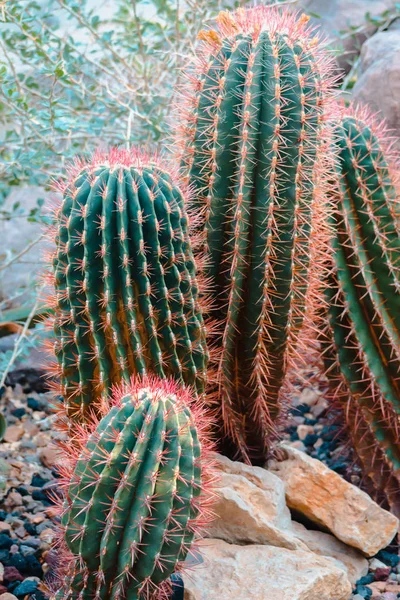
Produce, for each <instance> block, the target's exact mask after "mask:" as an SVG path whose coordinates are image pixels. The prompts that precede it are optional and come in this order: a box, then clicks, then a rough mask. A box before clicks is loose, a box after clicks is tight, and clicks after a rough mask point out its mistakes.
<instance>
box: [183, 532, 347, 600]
mask: <svg viewBox="0 0 400 600" xmlns="http://www.w3.org/2000/svg"><path fill="white" fill-rule="evenodd" d="M200 548H201V552H202V560H203V563H202V564H199V565H197V566H194V565H192V564H190V563H189V566H190V571H189V572H187V573H185V572H183V573H182V577H183V581H184V586H185V595H184V598H185V600H210V599H211V598H218V600H348V599H349V596H350V594H351V585H350V583H349V581H348V579H347V577H346V575H345V573H344V571H343V570H342V569H340V568H338V567H336V566H335V565H333V564H332V562H330V561H329V560H327V559H325V558H323V557H320V556H316V555H313V554H311V553H309V552H304V551H301V550H296V551H292V550H288V549H286V548H276V547H272V546H260V545H257V544H251V545H249V546H238V545H234V544H228V543H227V542H224V541H223V540H215V539H210V540H204V541H203V542H202V543H201V545H200Z"/></svg>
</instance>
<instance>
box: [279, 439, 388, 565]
mask: <svg viewBox="0 0 400 600" xmlns="http://www.w3.org/2000/svg"><path fill="white" fill-rule="evenodd" d="M282 450H283V451H284V453H285V454H286V457H287V458H286V459H285V460H282V461H279V462H278V461H271V464H270V465H269V468H270V470H271V471H272V472H273V473H275V474H276V475H277V476H278V477H280V478H281V479H282V481H283V482H284V483H285V486H286V501H287V504H288V506H289V508H291V509H294V510H296V511H299V512H300V513H301V514H303V515H304V516H306V517H307V518H308V519H310V520H311V521H313V522H314V523H316V524H317V525H319V526H320V527H322V528H324V529H327V530H329V531H330V532H332V533H333V534H334V535H335V536H336V537H337V538H338V539H339V540H341V541H342V542H344V543H346V544H348V545H349V546H353V547H354V548H357V549H359V550H361V552H363V553H364V554H365V555H367V556H373V555H374V554H376V553H377V552H378V551H379V550H381V549H382V548H385V547H386V546H387V545H388V544H389V543H390V542H391V541H392V539H393V538H394V536H395V535H396V533H397V531H398V527H399V521H398V519H397V518H396V517H395V516H394V515H392V514H391V513H389V512H388V511H386V510H383V509H382V508H380V507H379V506H378V505H377V504H376V503H375V502H374V501H373V500H371V498H370V497H369V496H368V495H367V494H365V493H364V492H362V491H361V490H360V489H358V488H356V487H355V486H353V485H351V484H350V483H348V482H347V481H345V480H344V479H342V477H340V475H338V474H337V473H334V472H333V471H331V470H330V469H328V467H326V466H325V465H324V464H323V463H322V462H320V461H319V460H315V459H314V458H311V457H310V456H308V455H307V454H305V453H304V452H300V451H298V450H295V449H294V448H292V447H291V446H288V445H286V444H285V445H282Z"/></svg>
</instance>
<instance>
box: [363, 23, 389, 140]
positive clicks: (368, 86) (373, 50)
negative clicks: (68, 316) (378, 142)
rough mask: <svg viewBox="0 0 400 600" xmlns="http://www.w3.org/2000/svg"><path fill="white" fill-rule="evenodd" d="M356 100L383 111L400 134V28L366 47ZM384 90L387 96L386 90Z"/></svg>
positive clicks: (378, 36) (382, 33)
mask: <svg viewBox="0 0 400 600" xmlns="http://www.w3.org/2000/svg"><path fill="white" fill-rule="evenodd" d="M360 59H361V62H360V67H359V71H358V79H357V82H356V84H355V86H354V89H353V98H354V100H355V102H356V104H358V103H364V104H367V105H368V106H369V107H370V108H371V110H372V112H379V113H380V115H382V116H383V117H384V118H385V119H386V122H387V124H388V126H389V127H390V128H391V129H393V134H394V135H397V136H399V135H400V103H399V98H400V29H398V28H394V29H392V30H389V31H384V32H381V33H377V34H375V35H374V36H372V37H371V38H370V39H369V40H367V41H366V42H365V44H363V47H362V50H361V57H360ZM383 90H384V93H382V91H383Z"/></svg>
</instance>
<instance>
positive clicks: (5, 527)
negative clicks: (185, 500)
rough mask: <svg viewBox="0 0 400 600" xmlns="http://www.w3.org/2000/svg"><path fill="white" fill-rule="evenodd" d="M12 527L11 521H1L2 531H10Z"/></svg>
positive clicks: (0, 531) (0, 529) (0, 530)
mask: <svg viewBox="0 0 400 600" xmlns="http://www.w3.org/2000/svg"><path fill="white" fill-rule="evenodd" d="M10 529H11V525H10V523H6V522H5V521H0V533H4V532H7V531H10Z"/></svg>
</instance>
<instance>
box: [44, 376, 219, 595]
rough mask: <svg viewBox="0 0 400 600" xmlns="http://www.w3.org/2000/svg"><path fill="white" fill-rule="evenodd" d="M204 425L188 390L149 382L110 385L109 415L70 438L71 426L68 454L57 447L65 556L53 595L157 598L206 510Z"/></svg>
mask: <svg viewBox="0 0 400 600" xmlns="http://www.w3.org/2000/svg"><path fill="white" fill-rule="evenodd" d="M207 428H208V426H207V422H206V420H205V419H204V416H203V411H202V409H201V407H200V406H199V404H198V402H195V401H194V400H193V396H192V395H191V393H190V392H189V391H188V389H182V387H181V386H179V385H178V384H177V383H176V382H171V381H166V380H157V379H156V378H154V379H151V378H145V379H144V380H142V381H136V383H134V380H133V379H132V383H131V384H129V385H126V386H124V387H123V388H121V389H120V390H114V393H113V399H112V407H111V409H110V410H109V412H108V413H106V414H105V416H104V417H103V418H102V419H101V420H100V421H99V422H98V423H97V424H96V422H92V423H91V427H90V431H91V432H92V433H90V431H89V433H90V435H89V434H88V432H87V431H85V430H83V429H82V431H83V434H82V439H80V440H79V443H78V444H77V443H76V442H77V440H76V437H79V435H80V434H79V426H78V433H77V435H76V436H75V440H74V441H75V444H74V446H73V448H74V450H72V452H73V453H74V455H71V444H64V451H63V454H64V456H63V461H62V468H61V470H62V473H63V479H62V482H63V485H64V488H65V494H66V500H65V503H64V506H63V508H62V513H63V516H62V526H63V536H64V538H65V541H66V545H67V547H68V550H69V552H70V553H72V556H70V560H69V561H67V563H66V564H65V565H64V567H63V568H62V569H61V572H62V573H60V574H59V575H60V576H61V584H62V587H61V589H59V590H58V591H57V592H56V594H55V598H56V599H59V600H77V599H78V598H79V599H80V598H99V599H103V600H117V599H122V598H129V599H130V600H136V599H138V598H149V597H154V596H153V595H152V594H154V593H155V592H156V591H158V594H157V598H160V588H159V586H160V584H161V590H163V589H164V588H165V586H163V585H162V584H163V582H165V581H166V580H168V578H169V576H170V575H171V573H173V572H174V571H177V570H179V569H180V568H181V566H182V562H183V561H184V559H185V557H186V555H187V553H188V551H189V548H190V546H191V544H192V541H193V536H194V533H195V532H197V531H198V529H199V526H201V524H202V523H203V521H204V519H205V517H207V514H209V508H208V505H209V503H210V499H211V498H212V496H211V494H210V483H212V475H211V471H210V470H209V465H210V461H209V456H208V455H209V451H210V447H211V446H210V441H209V437H208V434H207V431H206V430H207ZM203 524H204V523H203ZM61 560H63V558H62V556H61ZM68 562H69V564H68Z"/></svg>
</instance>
